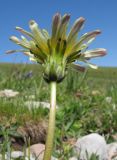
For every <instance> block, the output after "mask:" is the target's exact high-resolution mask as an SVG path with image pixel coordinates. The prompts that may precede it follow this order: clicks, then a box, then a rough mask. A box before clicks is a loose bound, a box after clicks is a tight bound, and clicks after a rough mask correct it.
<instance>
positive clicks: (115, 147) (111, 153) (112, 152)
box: [107, 143, 117, 160]
mask: <svg viewBox="0 0 117 160" xmlns="http://www.w3.org/2000/svg"><path fill="white" fill-rule="evenodd" d="M107 152H108V157H109V159H108V160H111V159H112V158H114V159H117V143H110V144H108V145H107Z"/></svg>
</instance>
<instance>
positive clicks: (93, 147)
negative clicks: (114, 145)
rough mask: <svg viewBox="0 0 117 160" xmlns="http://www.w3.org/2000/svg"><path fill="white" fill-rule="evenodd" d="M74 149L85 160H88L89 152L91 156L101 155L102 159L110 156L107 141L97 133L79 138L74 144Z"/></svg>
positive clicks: (104, 159)
mask: <svg viewBox="0 0 117 160" xmlns="http://www.w3.org/2000/svg"><path fill="white" fill-rule="evenodd" d="M74 151H75V152H76V154H77V156H78V155H79V156H80V159H83V160H87V153H88V156H89V158H90V157H91V155H92V154H95V155H97V156H99V159H100V160H106V159H107V157H108V155H107V145H106V141H105V139H104V138H103V137H102V136H100V135H99V134H97V133H92V134H89V135H86V136H84V137H81V138H79V139H78V140H77V142H76V144H75V146H74Z"/></svg>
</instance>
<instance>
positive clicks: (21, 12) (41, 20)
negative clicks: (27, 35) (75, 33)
mask: <svg viewBox="0 0 117 160" xmlns="http://www.w3.org/2000/svg"><path fill="white" fill-rule="evenodd" d="M56 12H59V13H61V14H62V15H63V14H65V13H69V14H70V15H71V19H70V26H72V24H73V22H74V21H75V20H76V19H77V18H78V17H80V16H82V17H84V18H85V19H86V21H85V26H84V28H83V29H82V30H81V34H84V33H86V32H89V31H92V30H95V29H100V30H101V31H102V34H101V35H99V36H97V38H96V40H95V41H94V42H93V43H92V44H91V46H90V47H89V48H90V49H94V48H106V49H107V53H108V54H107V55H106V56H105V57H103V58H96V59H95V60H92V61H91V62H93V63H95V64H97V65H99V66H116V67H117V0H0V62H12V63H24V62H26V63H29V60H28V57H26V56H24V55H23V54H22V53H15V54H13V55H7V54H5V51H6V50H10V49H20V48H21V47H20V46H17V45H16V44H14V43H13V42H11V41H10V40H9V37H10V36H12V35H16V36H20V35H21V34H19V33H18V32H17V31H16V30H15V27H16V26H20V27H22V28H24V29H26V30H28V31H30V30H29V27H28V23H29V21H30V20H32V19H34V20H35V21H36V22H37V23H38V24H39V26H40V28H45V29H47V30H48V31H49V32H50V33H51V22H52V17H53V15H54V14H55V13H56Z"/></svg>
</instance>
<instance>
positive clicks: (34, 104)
mask: <svg viewBox="0 0 117 160" xmlns="http://www.w3.org/2000/svg"><path fill="white" fill-rule="evenodd" d="M25 106H27V107H28V108H29V109H32V108H39V107H42V108H48V109H50V103H48V102H39V101H26V102H25ZM57 108H58V107H57Z"/></svg>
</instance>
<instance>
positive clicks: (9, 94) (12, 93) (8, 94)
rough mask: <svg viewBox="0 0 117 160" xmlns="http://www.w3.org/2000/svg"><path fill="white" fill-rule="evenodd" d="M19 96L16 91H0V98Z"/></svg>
mask: <svg viewBox="0 0 117 160" xmlns="http://www.w3.org/2000/svg"><path fill="white" fill-rule="evenodd" d="M18 94H19V92H17V91H13V90H12V89H5V90H1V91H0V97H7V98H10V97H15V96H17V95H18Z"/></svg>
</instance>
